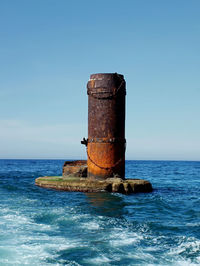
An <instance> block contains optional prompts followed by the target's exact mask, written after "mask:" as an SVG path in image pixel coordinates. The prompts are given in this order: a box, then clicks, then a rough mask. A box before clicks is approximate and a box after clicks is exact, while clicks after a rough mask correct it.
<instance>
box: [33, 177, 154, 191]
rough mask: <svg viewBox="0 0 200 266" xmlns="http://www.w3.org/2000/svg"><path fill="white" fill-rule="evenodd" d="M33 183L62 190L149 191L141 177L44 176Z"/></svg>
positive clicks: (149, 186) (149, 188)
mask: <svg viewBox="0 0 200 266" xmlns="http://www.w3.org/2000/svg"><path fill="white" fill-rule="evenodd" d="M35 184H36V185H37V186H40V187H44V188H52V189H57V190H64V191H79V192H100V191H108V192H117V193H124V194H130V193H138V192H151V191H152V190H153V189H152V185H151V183H150V182H148V181H146V180H142V179H125V180H122V179H121V178H108V179H106V180H91V179H89V178H81V177H71V176H70V177H62V176H45V177H39V178H37V179H36V180H35Z"/></svg>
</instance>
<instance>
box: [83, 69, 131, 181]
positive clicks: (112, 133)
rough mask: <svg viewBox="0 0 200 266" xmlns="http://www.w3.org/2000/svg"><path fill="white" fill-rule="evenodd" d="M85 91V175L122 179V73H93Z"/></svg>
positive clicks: (123, 123) (124, 86)
mask: <svg viewBox="0 0 200 266" xmlns="http://www.w3.org/2000/svg"><path fill="white" fill-rule="evenodd" d="M87 93H88V140H87V156H88V159H87V164H88V178H95V179H106V178H109V177H120V178H123V179H124V178H125V149H126V140H125V95H126V83H125V80H124V76H123V75H120V74H117V73H105V74H92V75H91V76H90V80H89V81H88V84H87Z"/></svg>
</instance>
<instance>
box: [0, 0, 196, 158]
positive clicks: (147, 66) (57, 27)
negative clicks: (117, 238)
mask: <svg viewBox="0 0 200 266" xmlns="http://www.w3.org/2000/svg"><path fill="white" fill-rule="evenodd" d="M199 14H200V1H198V0H190V1H186V0H166V1H160V0H151V1H149V0H140V1H139V0H137V1H136V0H125V1H119V0H107V1H105V0H102V1H95V0H93V1H92V0H85V1H80V0H79V1H76V0H74V1H72V0H69V1H65V0H43V1H39V0H29V1H25V0H18V1H14V0H1V1H0V158H2V159H3V158H25V159H26V158H39V159H40V158H52V159H54V158H55V159H56V158H58V159H59V158H62V159H79V158H86V152H85V148H84V146H82V145H81V144H80V140H81V139H82V137H87V94H86V84H87V81H88V79H89V76H90V74H92V73H102V72H103V73H104V72H109V73H110V72H118V73H121V74H123V75H124V77H125V79H126V83H127V97H126V103H127V104H126V139H127V152H126V158H127V159H145V160H200V122H199V118H200V74H199V73H200V16H199Z"/></svg>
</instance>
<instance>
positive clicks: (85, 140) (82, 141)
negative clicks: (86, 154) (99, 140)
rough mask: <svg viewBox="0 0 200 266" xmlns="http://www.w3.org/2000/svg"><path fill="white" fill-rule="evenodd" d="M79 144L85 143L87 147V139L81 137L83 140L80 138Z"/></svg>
mask: <svg viewBox="0 0 200 266" xmlns="http://www.w3.org/2000/svg"><path fill="white" fill-rule="evenodd" d="M81 144H83V145H85V146H86V147H87V145H88V139H86V138H83V140H81Z"/></svg>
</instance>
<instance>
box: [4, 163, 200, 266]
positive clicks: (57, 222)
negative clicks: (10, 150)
mask: <svg viewBox="0 0 200 266" xmlns="http://www.w3.org/2000/svg"><path fill="white" fill-rule="evenodd" d="M63 163H64V161H63V160H0V197H1V200H0V265H200V162H176V161H126V177H127V178H144V179H147V180H149V181H150V182H151V183H152V184H153V187H154V191H153V192H152V193H148V194H142V193H141V194H134V195H129V196H127V195H121V194H114V193H113V194H109V193H78V192H59V191H54V190H50V189H43V188H40V187H37V186H35V185H34V180H35V178H37V177H39V176H45V175H61V172H62V165H63Z"/></svg>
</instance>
